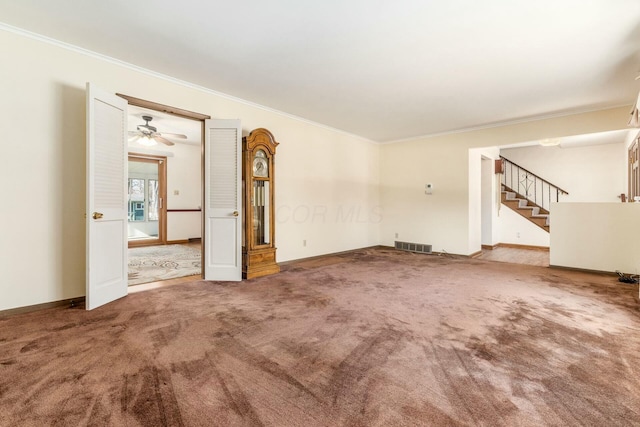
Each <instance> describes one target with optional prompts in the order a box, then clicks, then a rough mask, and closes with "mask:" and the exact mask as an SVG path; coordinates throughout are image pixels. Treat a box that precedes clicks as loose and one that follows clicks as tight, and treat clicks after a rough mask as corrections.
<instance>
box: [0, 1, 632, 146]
mask: <svg viewBox="0 0 640 427" xmlns="http://www.w3.org/2000/svg"><path fill="white" fill-rule="evenodd" d="M0 21H2V22H4V23H6V24H8V25H10V26H14V27H18V28H21V29H26V30H28V31H31V32H35V33H38V34H41V35H44V36H47V37H50V38H53V39H56V40H60V41H63V42H66V43H70V44H73V45H76V46H80V47H82V48H85V49H89V50H91V51H94V52H98V53H101V54H104V55H107V56H110V57H113V58H116V59H119V60H122V61H125V62H128V63H131V64H134V65H137V66H140V67H143V68H147V69H150V70H153V71H155V72H159V73H162V74H166V75H168V76H171V77H174V78H177V79H181V80H184V81H188V82H191V83H193V84H197V85H200V86H203V87H206V88H209V89H212V90H215V91H218V92H221V93H225V94H228V95H231V96H233V97H237V98H241V99H243V100H247V101H250V102H253V103H257V104H260V105H263V106H266V107H268V108H271V109H276V110H279V111H283V112H286V113H288V114H291V115H295V116H299V117H302V118H305V119H308V120H311V121H314V122H318V123H321V124H324V125H326V126H330V127H333V128H336V129H340V130H342V131H345V132H349V133H352V134H356V135H360V136H362V137H364V138H368V139H371V140H374V141H379V142H386V141H394V140H400V139H406V138H412V137H417V136H422V135H431V134H437V133H443V132H451V131H456V130H463V129H470V128H476V127H484V126H492V125H496V124H500V123H506V122H513V121H519V120H530V119H534V118H539V117H547V116H553V115H561V114H568V113H572V112H580V111H588V110H595V109H601V108H606V107H614V106H621V105H631V103H632V102H633V100H634V99H635V97H636V95H637V93H638V89H640V82H638V81H635V80H634V78H635V77H636V76H637V75H638V74H639V71H640V53H639V52H640V1H639V0H537V1H531V0H526V1H525V0H486V1H477V0H447V1H444V0H442V1H428V0H396V1H388V0H367V1H363V0H351V1H345V0H323V1H315V2H310V1H303V0H272V1H264V0H235V1H208V2H204V1H198V0H182V1H180V2H176V1H175V0H136V1H130V0H111V1H102V2H97V1H76V0H56V1H48V0H20V1H16V0H0ZM176 107H183V106H180V105H177V106H176ZM623 126H624V123H621V127H623Z"/></svg>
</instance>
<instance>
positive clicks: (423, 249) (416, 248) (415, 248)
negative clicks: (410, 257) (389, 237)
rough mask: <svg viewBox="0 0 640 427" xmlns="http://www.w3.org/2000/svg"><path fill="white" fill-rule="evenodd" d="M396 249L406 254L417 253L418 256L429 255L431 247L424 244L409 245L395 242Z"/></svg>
mask: <svg viewBox="0 0 640 427" xmlns="http://www.w3.org/2000/svg"><path fill="white" fill-rule="evenodd" d="M396 249H398V250H401V251H407V252H417V253H420V254H430V253H431V245H425V244H424V243H409V242H398V241H396Z"/></svg>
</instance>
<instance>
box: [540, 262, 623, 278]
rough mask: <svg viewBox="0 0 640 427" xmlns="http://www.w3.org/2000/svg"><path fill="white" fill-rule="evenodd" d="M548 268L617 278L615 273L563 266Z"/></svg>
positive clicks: (551, 265) (550, 266)
mask: <svg viewBox="0 0 640 427" xmlns="http://www.w3.org/2000/svg"><path fill="white" fill-rule="evenodd" d="M549 268H556V269H558V270H569V271H579V272H582V273H594V274H604V275H607V276H617V274H616V273H615V271H605V270H590V269H588V268H579V267H566V266H564V265H553V264H550V265H549Z"/></svg>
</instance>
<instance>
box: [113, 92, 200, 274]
mask: <svg viewBox="0 0 640 427" xmlns="http://www.w3.org/2000/svg"><path fill="white" fill-rule="evenodd" d="M118 96H120V97H122V98H125V99H126V100H127V101H128V104H129V105H128V131H129V136H130V138H129V144H128V152H129V162H128V165H129V173H128V175H129V182H128V189H129V191H128V194H127V199H128V207H129V211H128V219H129V221H128V229H129V234H128V240H129V265H128V276H129V286H132V285H139V284H142V283H150V282H153V283H156V282H163V281H168V280H171V281H173V282H175V281H176V280H177V279H179V278H183V277H185V278H186V277H189V276H191V277H193V276H194V275H196V277H197V278H202V277H203V268H202V263H201V260H202V257H203V248H204V236H203V219H202V205H203V187H204V173H203V164H204V157H203V155H204V149H203V136H204V120H206V119H208V118H209V116H206V115H202V114H199V113H193V112H190V111H186V110H181V109H176V108H173V107H170V106H167V105H163V104H158V103H154V102H151V101H146V100H142V99H139V98H133V97H130V96H126V95H121V94H118Z"/></svg>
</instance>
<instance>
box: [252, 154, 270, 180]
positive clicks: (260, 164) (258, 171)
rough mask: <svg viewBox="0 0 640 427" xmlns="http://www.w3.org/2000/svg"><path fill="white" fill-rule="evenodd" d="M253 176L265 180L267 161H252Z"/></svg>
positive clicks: (258, 158) (260, 159) (255, 159)
mask: <svg viewBox="0 0 640 427" xmlns="http://www.w3.org/2000/svg"><path fill="white" fill-rule="evenodd" d="M253 176H258V177H262V178H266V177H268V176H269V168H268V164H267V159H265V158H264V157H256V158H254V159H253Z"/></svg>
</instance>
